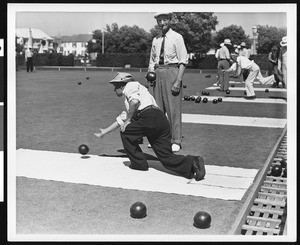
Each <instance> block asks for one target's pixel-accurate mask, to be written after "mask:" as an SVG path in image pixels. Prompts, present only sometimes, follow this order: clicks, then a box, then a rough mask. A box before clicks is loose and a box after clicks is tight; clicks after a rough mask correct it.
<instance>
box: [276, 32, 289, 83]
mask: <svg viewBox="0 0 300 245" xmlns="http://www.w3.org/2000/svg"><path fill="white" fill-rule="evenodd" d="M280 46H281V49H280V51H279V57H278V61H279V62H278V69H279V71H281V73H282V76H283V84H284V85H285V87H287V37H283V38H282V40H281V42H280Z"/></svg>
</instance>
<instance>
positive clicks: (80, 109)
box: [16, 69, 287, 239]
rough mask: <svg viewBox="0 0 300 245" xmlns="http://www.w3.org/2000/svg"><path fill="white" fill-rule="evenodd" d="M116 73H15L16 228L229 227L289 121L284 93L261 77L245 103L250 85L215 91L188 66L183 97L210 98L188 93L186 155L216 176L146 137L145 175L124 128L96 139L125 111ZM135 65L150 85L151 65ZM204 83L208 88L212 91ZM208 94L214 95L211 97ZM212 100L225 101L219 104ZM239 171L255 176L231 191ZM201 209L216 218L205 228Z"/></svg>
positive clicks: (157, 230) (117, 231)
mask: <svg viewBox="0 0 300 245" xmlns="http://www.w3.org/2000/svg"><path fill="white" fill-rule="evenodd" d="M116 72H117V70H114V71H111V70H109V69H108V70H101V71H89V70H86V71H78V70H73V71H71V70H69V71H64V70H60V71H58V70H56V71H55V70H37V71H36V72H35V73H34V74H31V75H32V76H30V78H29V76H28V75H27V74H26V72H25V71H20V72H18V73H16V75H17V78H16V83H17V93H16V94H17V96H16V124H17V151H16V155H17V162H16V169H17V172H16V175H17V179H16V181H17V182H16V192H17V197H18V198H17V200H16V208H17V210H18V212H17V216H16V231H17V233H18V234H31V233H35V234H99V235H107V234H113V235H128V234H141V235H178V234H183V235H228V234H230V233H231V232H232V228H233V227H234V225H235V222H236V219H237V218H238V216H239V213H240V212H241V210H242V209H243V207H244V205H245V203H246V201H248V200H249V195H252V192H251V190H250V186H251V185H255V183H256V182H255V180H256V178H255V177H256V176H257V174H258V172H259V170H261V169H264V167H265V165H266V162H267V161H268V160H269V156H270V153H271V152H272V150H273V149H274V145H275V144H276V143H277V141H278V139H279V138H280V137H281V135H282V132H283V130H284V128H285V124H286V110H287V108H286V107H287V104H286V100H285V98H286V93H285V91H283V90H281V89H278V90H273V89H271V88H269V93H265V88H264V87H261V86H260V85H256V84H255V85H254V87H255V89H256V88H257V89H258V88H262V90H257V92H256V94H257V98H256V99H255V100H253V101H250V102H249V101H247V102H243V101H244V100H243V98H239V97H235V96H240V95H243V91H244V90H245V88H244V85H243V84H238V83H236V84H235V85H236V86H235V87H234V88H232V87H230V91H231V93H230V96H229V97H228V96H226V94H225V93H224V92H220V91H217V90H215V89H210V87H212V84H213V83H214V82H215V81H214V76H211V78H206V77H205V75H206V74H205V73H203V74H199V73H192V72H188V71H187V72H186V74H185V75H184V84H186V85H187V87H186V88H185V89H184V92H183V93H184V95H189V96H191V95H200V96H201V98H202V100H201V102H200V103H195V101H191V100H190V101H182V109H183V125H182V127H183V136H184V138H183V142H182V146H183V148H182V150H181V151H180V154H183V155H187V154H193V155H195V154H197V155H202V156H203V157H204V159H205V163H206V166H207V170H208V174H207V176H206V178H205V180H204V181H203V182H202V183H201V181H200V182H199V183H198V182H195V181H193V180H187V179H183V178H181V177H178V176H176V175H173V174H172V173H170V172H168V171H167V170H165V169H164V168H163V167H162V166H161V164H160V163H159V162H158V161H157V159H156V157H155V154H154V153H153V150H152V149H151V148H148V147H147V145H148V141H147V139H144V142H143V144H141V145H140V147H141V148H142V149H143V151H144V152H145V154H146V157H147V159H149V164H150V170H149V171H146V172H143V173H140V171H133V170H131V169H129V168H128V164H129V162H128V158H127V157H126V154H125V153H124V150H123V147H122V143H121V140H120V136H119V133H118V132H117V131H115V132H112V133H111V134H109V135H106V136H105V137H104V138H103V139H99V138H97V137H94V135H93V133H95V132H97V131H98V129H99V128H100V127H106V126H108V125H110V124H111V123H112V122H113V120H115V118H116V117H117V115H118V114H119V113H120V112H121V111H122V110H124V105H123V100H122V99H120V98H118V97H117V96H116V95H115V93H114V91H113V87H112V86H111V84H109V83H108V81H110V80H111V79H112V77H113V76H114V75H115V73H116ZM130 73H131V74H132V75H133V76H134V77H135V78H136V79H137V80H138V81H140V82H141V83H142V84H144V85H146V84H147V83H148V82H147V80H146V79H145V74H146V70H145V71H139V70H137V71H130ZM86 77H89V80H88V81H87V79H86ZM78 81H82V84H81V86H78V84H77V83H78ZM237 88H241V90H237ZM233 89H234V90H233ZM242 89H243V90H242ZM149 90H150V92H151V91H152V88H151V87H149ZM204 90H205V91H209V95H205V96H203V95H202V94H201V92H202V91H204ZM231 96H232V97H231ZM284 96H285V98H284ZM204 97H206V98H208V103H205V104H203V98H204ZM212 98H213V99H218V98H222V102H221V103H220V102H218V103H216V104H214V103H213V102H212V101H213V99H212ZM204 118H205V120H203V119H204ZM192 119H193V120H192ZM258 119H259V120H258ZM257 121H259V122H260V123H261V124H259V125H257V123H256V122H257ZM232 122H235V123H232ZM83 143H84V144H86V145H87V146H88V147H89V152H88V154H86V157H85V158H82V157H81V156H82V155H81V154H80V153H79V152H78V147H79V146H80V145H81V144H83ZM250 146H251V147H250ZM249 148H251V151H249ZM30 158H31V159H30ZM29 159H30V160H29ZM280 160H281V159H280ZM280 160H279V161H280ZM43 164H44V165H43ZM31 168H32V169H31ZM241 173H243V174H246V175H245V176H241ZM237 176H239V177H238V178H237ZM240 178H247V179H248V180H249V182H247V183H246V182H245V181H243V183H244V186H241V188H240V189H239V188H237V189H235V190H234V191H230V189H232V186H230V184H233V185H236V186H237V184H236V183H239V184H238V186H239V185H241V183H240V182H238V181H239V179H240ZM280 178H281V177H280ZM226 180H230V181H226ZM101 181H102V182H101ZM104 181H105V182H104ZM203 183H204V184H203ZM205 183H206V185H205ZM212 185H215V186H212ZM217 185H220V186H217ZM179 187H180V188H179ZM239 187H240V186H239ZM218 188H219V189H218ZM221 188H225V189H226V191H224V189H223V191H221ZM212 189H213V190H214V191H212ZM236 193H238V195H237V194H236ZM228 198H229V199H228ZM138 201H139V202H142V203H144V204H145V205H146V207H147V216H146V217H144V218H142V219H134V218H132V217H131V216H130V213H129V208H130V207H131V205H132V204H133V203H135V202H138ZM199 211H205V212H207V213H209V214H210V216H211V224H210V226H209V227H208V228H206V229H198V228H197V227H195V226H194V225H193V222H194V220H193V219H194V216H195V214H196V213H197V212H199ZM32 213H34V214H35V215H31V214H32ZM169 224H172V225H169ZM274 229H275V228H274ZM200 237H201V236H200ZM200 237H199V239H200Z"/></svg>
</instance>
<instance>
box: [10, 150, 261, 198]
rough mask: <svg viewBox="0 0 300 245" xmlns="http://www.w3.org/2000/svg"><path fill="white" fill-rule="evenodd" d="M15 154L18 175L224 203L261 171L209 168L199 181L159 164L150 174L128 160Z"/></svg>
mask: <svg viewBox="0 0 300 245" xmlns="http://www.w3.org/2000/svg"><path fill="white" fill-rule="evenodd" d="M16 152H17V173H16V175H17V176H24V177H28V178H36V179H44V180H54V181H63V182H70V183H82V184H90V185H99V186H107V187H116V188H124V189H133V190H142V191H156V192H164V193H176V194H182V195H192V196H202V197H208V198H220V199H224V200H241V199H242V197H243V196H244V194H245V192H246V190H247V189H248V188H249V187H250V186H251V184H252V183H253V179H254V177H255V176H256V174H257V172H258V170H257V169H243V168H231V167H219V166H211V165H207V166H206V172H207V174H206V177H205V179H204V180H202V181H199V182H196V181H193V180H189V179H186V178H183V177H181V176H176V175H172V174H170V173H167V172H166V171H167V170H165V169H164V168H163V167H162V165H161V164H160V163H159V162H158V161H149V167H150V168H149V171H136V170H132V169H130V168H129V167H127V166H126V163H127V165H128V163H129V159H128V158H121V157H101V156H97V155H88V157H89V158H86V159H83V158H82V156H81V155H80V154H76V153H61V152H51V151H36V150H27V149H19V150H17V151H16ZM124 162H125V164H124Z"/></svg>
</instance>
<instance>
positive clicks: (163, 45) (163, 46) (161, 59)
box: [159, 34, 166, 65]
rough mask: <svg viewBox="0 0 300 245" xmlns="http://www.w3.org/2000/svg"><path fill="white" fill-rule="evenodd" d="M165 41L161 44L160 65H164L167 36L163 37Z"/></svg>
mask: <svg viewBox="0 0 300 245" xmlns="http://www.w3.org/2000/svg"><path fill="white" fill-rule="evenodd" d="M162 37H163V40H162V43H161V49H160V55H159V64H160V65H163V64H164V52H165V37H166V35H164V34H163V35H162Z"/></svg>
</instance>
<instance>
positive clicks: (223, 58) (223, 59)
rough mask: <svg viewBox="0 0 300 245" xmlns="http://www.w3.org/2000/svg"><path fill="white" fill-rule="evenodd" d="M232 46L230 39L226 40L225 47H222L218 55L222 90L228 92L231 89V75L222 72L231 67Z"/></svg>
mask: <svg viewBox="0 0 300 245" xmlns="http://www.w3.org/2000/svg"><path fill="white" fill-rule="evenodd" d="M231 47H232V44H231V41H230V39H225V40H224V45H223V46H222V47H221V49H220V51H219V55H218V60H219V62H218V73H219V74H220V83H221V86H220V90H221V91H224V92H225V91H227V90H228V89H229V73H227V72H222V71H223V70H226V69H228V68H229V67H230V52H229V50H230V49H231Z"/></svg>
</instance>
